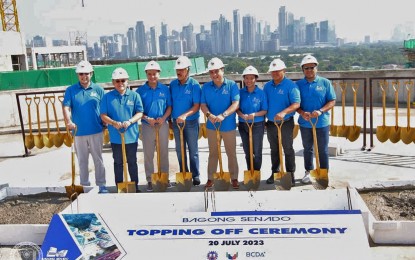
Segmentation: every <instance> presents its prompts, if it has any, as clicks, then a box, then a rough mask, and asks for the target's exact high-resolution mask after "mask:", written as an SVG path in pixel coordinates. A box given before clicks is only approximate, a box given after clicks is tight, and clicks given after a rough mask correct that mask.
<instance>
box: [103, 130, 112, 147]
mask: <svg viewBox="0 0 415 260" xmlns="http://www.w3.org/2000/svg"><path fill="white" fill-rule="evenodd" d="M103 141H104V144H108V143H109V142H110V133H109V132H108V129H107V128H105V129H104V133H103Z"/></svg>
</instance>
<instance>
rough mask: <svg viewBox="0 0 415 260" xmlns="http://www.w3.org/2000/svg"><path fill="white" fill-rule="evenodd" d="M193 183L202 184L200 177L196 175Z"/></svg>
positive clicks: (195, 184)
mask: <svg viewBox="0 0 415 260" xmlns="http://www.w3.org/2000/svg"><path fill="white" fill-rule="evenodd" d="M193 185H194V186H198V185H200V179H199V177H194V178H193Z"/></svg>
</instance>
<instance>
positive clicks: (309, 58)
mask: <svg viewBox="0 0 415 260" xmlns="http://www.w3.org/2000/svg"><path fill="white" fill-rule="evenodd" d="M309 63H315V64H316V65H318V62H317V59H316V58H315V57H314V56H311V55H306V56H304V58H303V60H302V61H301V67H302V66H303V65H304V64H309Z"/></svg>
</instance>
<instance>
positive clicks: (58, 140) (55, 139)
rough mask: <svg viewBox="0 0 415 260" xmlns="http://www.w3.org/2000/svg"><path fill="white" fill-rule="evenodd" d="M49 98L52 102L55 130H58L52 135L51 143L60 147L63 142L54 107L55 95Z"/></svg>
mask: <svg viewBox="0 0 415 260" xmlns="http://www.w3.org/2000/svg"><path fill="white" fill-rule="evenodd" d="M50 100H51V101H50V102H51V103H52V108H53V115H54V117H55V123H56V130H57V131H58V132H57V133H56V134H55V135H54V136H53V143H54V144H55V146H56V147H61V146H62V144H63V134H62V133H61V130H60V129H59V122H58V115H57V113H56V107H55V96H51V97H50Z"/></svg>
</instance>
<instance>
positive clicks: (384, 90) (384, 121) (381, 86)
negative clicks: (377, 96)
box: [379, 80, 388, 126]
mask: <svg viewBox="0 0 415 260" xmlns="http://www.w3.org/2000/svg"><path fill="white" fill-rule="evenodd" d="M379 87H380V89H381V90H382V121H383V126H386V88H387V87H388V82H387V81H386V80H383V81H382V80H381V81H379Z"/></svg>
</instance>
